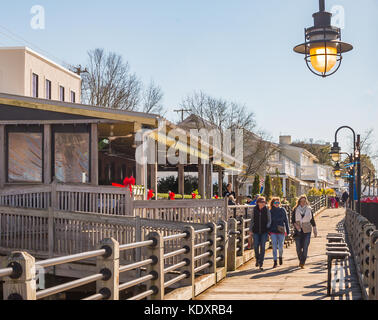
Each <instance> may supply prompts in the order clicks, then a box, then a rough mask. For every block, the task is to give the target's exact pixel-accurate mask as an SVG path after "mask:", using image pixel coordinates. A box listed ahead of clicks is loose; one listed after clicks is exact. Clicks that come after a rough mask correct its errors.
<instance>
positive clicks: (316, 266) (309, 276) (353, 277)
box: [197, 209, 362, 300]
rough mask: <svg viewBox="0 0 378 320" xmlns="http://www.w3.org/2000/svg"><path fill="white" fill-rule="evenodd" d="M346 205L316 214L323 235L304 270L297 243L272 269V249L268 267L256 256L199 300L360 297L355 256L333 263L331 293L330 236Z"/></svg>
mask: <svg viewBox="0 0 378 320" xmlns="http://www.w3.org/2000/svg"><path fill="white" fill-rule="evenodd" d="M344 217H345V210H344V209H329V210H326V211H323V212H322V213H321V214H319V215H318V216H317V217H316V221H317V226H318V232H319V237H318V238H314V237H313V238H312V239H311V244H310V249H309V258H308V260H307V265H306V267H305V269H304V270H302V269H299V268H298V260H297V255H296V250H295V244H292V245H291V246H290V247H289V248H288V249H285V251H284V265H283V266H281V267H278V268H277V269H272V266H273V258H272V252H271V251H270V250H269V251H267V253H266V260H265V265H264V267H265V270H264V271H263V272H260V271H259V270H257V268H256V267H255V261H254V259H253V260H252V261H250V262H249V263H247V264H245V265H244V266H242V267H241V268H239V269H238V270H237V271H235V272H231V273H229V275H228V278H226V279H225V280H223V281H222V282H220V283H219V284H218V285H216V286H214V287H212V288H210V289H209V290H207V291H206V292H204V293H203V294H201V295H200V296H198V297H197V300H331V299H332V300H340V299H341V300H360V299H362V293H361V289H360V287H359V284H358V279H357V274H356V269H355V266H354V264H353V261H352V258H350V259H349V260H348V261H346V262H345V263H342V264H340V265H338V266H337V265H334V266H333V271H332V272H333V283H332V292H333V294H334V296H333V297H331V298H330V297H327V296H326V291H327V256H326V254H325V253H326V243H327V239H326V236H327V234H328V233H330V232H335V231H336V230H339V228H340V222H341V221H342V220H343V219H344Z"/></svg>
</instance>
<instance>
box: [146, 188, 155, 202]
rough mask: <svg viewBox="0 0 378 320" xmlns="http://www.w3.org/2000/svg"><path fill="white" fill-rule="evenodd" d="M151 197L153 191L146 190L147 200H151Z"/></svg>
mask: <svg viewBox="0 0 378 320" xmlns="http://www.w3.org/2000/svg"><path fill="white" fill-rule="evenodd" d="M153 197H154V191H153V190H148V194H147V200H151V199H152V198H153Z"/></svg>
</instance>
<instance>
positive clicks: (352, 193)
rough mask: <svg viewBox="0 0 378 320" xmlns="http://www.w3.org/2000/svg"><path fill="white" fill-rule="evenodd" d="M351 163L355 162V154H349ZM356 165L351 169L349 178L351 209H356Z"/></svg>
mask: <svg viewBox="0 0 378 320" xmlns="http://www.w3.org/2000/svg"><path fill="white" fill-rule="evenodd" d="M349 163H353V156H352V155H350V156H349ZM354 167H355V166H353V167H352V168H351V169H350V170H349V174H350V175H351V177H350V178H349V203H350V209H351V210H354V177H355V169H354Z"/></svg>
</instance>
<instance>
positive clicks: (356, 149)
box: [330, 126, 361, 213]
mask: <svg viewBox="0 0 378 320" xmlns="http://www.w3.org/2000/svg"><path fill="white" fill-rule="evenodd" d="M342 129H349V130H351V131H352V133H353V156H352V155H349V159H350V160H351V163H353V166H354V167H355V166H357V183H356V184H357V212H358V213H361V146H360V145H361V143H360V141H361V136H360V135H356V132H355V131H354V130H353V129H352V128H351V127H349V126H342V127H340V128H339V129H337V130H336V133H335V142H334V143H333V147H332V148H331V152H330V155H331V157H332V160H334V161H335V160H337V161H335V162H337V164H336V167H335V170H336V168H337V166H339V168H340V165H339V161H340V159H341V154H342V152H341V148H340V146H339V143H338V141H337V135H338V133H339V132H340V130H342ZM354 167H353V172H352V174H351V176H352V177H353V180H351V181H350V190H353V193H354V180H355V177H356V175H355V174H354V173H355V168H354ZM335 170H334V172H335ZM337 171H338V170H336V172H335V175H336V173H337ZM353 201H354V195H353V197H351V205H352V208H353V203H354V202H353Z"/></svg>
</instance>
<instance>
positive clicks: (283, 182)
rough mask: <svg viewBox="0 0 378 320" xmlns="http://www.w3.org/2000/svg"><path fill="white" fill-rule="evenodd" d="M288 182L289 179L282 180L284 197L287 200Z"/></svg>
mask: <svg viewBox="0 0 378 320" xmlns="http://www.w3.org/2000/svg"><path fill="white" fill-rule="evenodd" d="M286 181H287V178H285V177H284V178H282V189H283V190H282V191H283V196H284V197H285V198H286V197H287V191H286V190H287V189H286Z"/></svg>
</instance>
